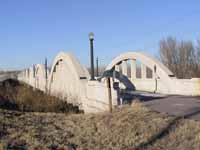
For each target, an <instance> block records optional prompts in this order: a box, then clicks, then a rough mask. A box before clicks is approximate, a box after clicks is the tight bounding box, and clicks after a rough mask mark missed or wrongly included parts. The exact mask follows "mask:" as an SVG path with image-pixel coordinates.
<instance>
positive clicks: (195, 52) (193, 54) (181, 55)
mask: <svg viewBox="0 0 200 150" xmlns="http://www.w3.org/2000/svg"><path fill="white" fill-rule="evenodd" d="M159 55H160V60H161V61H162V62H163V63H164V64H165V65H166V66H167V67H168V68H169V69H170V70H171V71H172V72H173V73H174V74H175V76H177V77H178V78H192V77H200V74H199V72H200V71H199V70H200V61H199V60H200V42H198V45H197V47H196V48H195V47H194V46H193V43H192V42H191V41H181V42H179V41H177V40H176V39H175V38H172V37H168V38H167V39H163V40H161V41H160V51H159Z"/></svg>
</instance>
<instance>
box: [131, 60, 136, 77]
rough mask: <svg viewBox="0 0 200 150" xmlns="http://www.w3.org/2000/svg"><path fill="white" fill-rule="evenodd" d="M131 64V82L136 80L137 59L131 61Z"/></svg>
mask: <svg viewBox="0 0 200 150" xmlns="http://www.w3.org/2000/svg"><path fill="white" fill-rule="evenodd" d="M130 63H131V80H134V79H136V67H137V66H136V60H135V59H131V60H130Z"/></svg>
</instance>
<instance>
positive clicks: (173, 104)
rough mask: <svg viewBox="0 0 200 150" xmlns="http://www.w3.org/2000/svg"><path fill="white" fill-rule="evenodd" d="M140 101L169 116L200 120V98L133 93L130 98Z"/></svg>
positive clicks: (130, 93)
mask: <svg viewBox="0 0 200 150" xmlns="http://www.w3.org/2000/svg"><path fill="white" fill-rule="evenodd" d="M130 95H132V98H133V97H135V98H138V99H140V100H141V101H142V102H143V103H144V105H145V106H147V107H149V108H151V109H152V110H155V111H158V112H165V113H167V114H169V115H175V116H183V117H184V118H191V119H194V120H200V97H192V96H179V95H170V96H169V95H162V94H153V93H146V92H138V91H134V92H133V91H132V92H129V96H130Z"/></svg>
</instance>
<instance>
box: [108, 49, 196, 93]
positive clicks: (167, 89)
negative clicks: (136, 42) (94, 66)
mask: <svg viewBox="0 0 200 150" xmlns="http://www.w3.org/2000/svg"><path fill="white" fill-rule="evenodd" d="M127 60H131V67H130V68H131V78H130V79H129V80H130V81H131V82H132V84H133V85H134V86H135V88H136V90H140V91H148V92H157V93H163V94H178V95H200V79H199V78H198V79H197V78H196V79H177V78H176V77H175V76H174V75H173V73H172V72H171V71H170V70H169V69H168V68H167V67H165V66H164V65H163V64H162V63H161V62H159V61H158V60H156V59H154V58H152V57H150V56H148V55H147V54H145V53H141V52H127V53H124V54H121V55H120V56H118V57H116V58H115V59H114V60H113V61H112V62H111V63H110V64H109V65H108V66H107V68H106V70H111V69H113V68H115V67H116V66H117V68H119V64H122V72H125V74H126V71H125V70H127V66H126V65H124V64H126V63H125V62H124V61H127ZM136 61H139V62H140V63H141V78H137V77H136V69H137V68H136ZM146 67H148V68H150V69H151V71H152V73H153V75H152V78H147V69H146Z"/></svg>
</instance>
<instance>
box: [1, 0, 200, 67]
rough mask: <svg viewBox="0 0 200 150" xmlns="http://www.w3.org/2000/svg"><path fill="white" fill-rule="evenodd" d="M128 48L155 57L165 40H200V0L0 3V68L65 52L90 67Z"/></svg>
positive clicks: (12, 0) (25, 64)
mask: <svg viewBox="0 0 200 150" xmlns="http://www.w3.org/2000/svg"><path fill="white" fill-rule="evenodd" d="M90 31H93V32H94V33H95V57H96V56H98V57H99V59H100V64H108V63H109V62H110V61H111V60H112V59H113V58H114V57H115V56H117V55H119V54H120V53H123V52H125V51H130V50H142V51H146V52H148V53H150V54H151V55H156V53H157V52H158V48H159V47H158V43H159V41H160V40H161V39H162V38H166V37H167V36H173V37H176V38H177V39H183V40H192V41H195V40H196V39H200V0H0V68H1V69H21V68H25V67H29V66H30V65H32V64H36V63H43V62H44V58H45V57H47V58H48V60H49V62H50V63H52V61H53V59H54V57H55V56H56V54H57V53H58V52H59V51H61V50H64V51H66V52H68V51H69V52H71V53H73V54H74V55H75V56H76V57H77V58H78V59H79V60H80V62H81V63H82V64H85V65H86V66H88V65H89V58H90V57H89V41H88V33H89V32H90Z"/></svg>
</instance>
